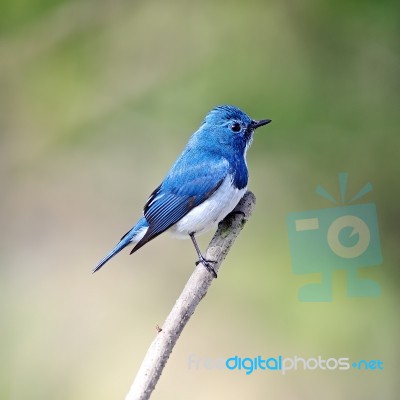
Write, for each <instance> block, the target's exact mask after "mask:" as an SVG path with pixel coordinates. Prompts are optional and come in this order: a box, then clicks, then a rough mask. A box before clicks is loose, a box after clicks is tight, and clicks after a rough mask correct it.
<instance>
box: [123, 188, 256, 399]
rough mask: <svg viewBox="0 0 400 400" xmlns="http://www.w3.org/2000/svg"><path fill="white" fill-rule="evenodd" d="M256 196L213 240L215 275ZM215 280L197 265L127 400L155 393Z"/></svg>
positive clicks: (237, 210)
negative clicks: (182, 335) (167, 364)
mask: <svg viewBox="0 0 400 400" xmlns="http://www.w3.org/2000/svg"><path fill="white" fill-rule="evenodd" d="M255 200H256V198H255V196H254V194H253V193H251V192H246V194H245V195H244V196H243V198H242V200H240V202H239V204H238V205H237V206H236V207H235V209H234V210H233V212H232V213H230V214H229V215H228V216H227V217H226V218H225V219H224V220H223V221H222V222H220V224H219V226H218V230H217V232H216V233H215V235H214V237H213V238H212V240H211V242H210V244H209V246H208V249H207V252H206V259H208V260H215V261H216V262H215V263H214V264H213V266H214V269H215V271H218V270H219V267H220V265H221V263H222V261H223V260H224V258H225V257H226V255H227V254H228V252H229V250H230V248H231V246H232V244H233V242H234V241H235V239H236V237H237V236H238V235H239V233H240V231H241V230H242V228H243V226H244V224H245V223H246V221H247V220H248V219H249V217H250V215H251V212H252V210H253V208H254V204H255ZM212 280H213V277H212V275H211V274H210V273H209V272H208V271H207V269H206V268H204V267H203V266H202V265H198V266H197V268H196V269H195V270H194V272H193V274H192V275H191V277H190V278H189V280H188V282H187V283H186V286H185V288H184V289H183V291H182V293H181V295H180V296H179V298H178V300H177V301H176V303H175V305H174V307H173V309H172V311H171V312H170V314H169V315H168V317H167V319H166V320H165V322H164V325H163V326H162V329H161V328H159V329H158V333H157V336H156V338H155V339H154V341H153V343H152V344H151V346H150V348H149V349H148V351H147V354H146V356H145V358H144V360H143V362H142V365H141V366H140V369H139V371H138V373H137V375H136V378H135V380H134V382H133V384H132V386H131V388H130V390H129V393H128V394H127V396H126V398H125V400H146V399H149V398H150V396H151V393H152V392H153V390H154V388H155V386H156V384H157V382H158V380H159V378H160V376H161V373H162V371H163V369H164V367H165V364H166V363H167V360H168V358H169V356H170V354H171V352H172V349H173V348H174V346H175V343H176V341H177V340H178V338H179V335H180V334H181V332H182V331H183V328H184V327H185V325H186V323H187V322H188V321H189V318H190V317H191V316H192V314H193V313H194V310H195V309H196V307H197V305H198V304H199V302H200V301H201V299H202V298H203V297H204V296H205V295H206V293H207V291H208V288H209V286H210V285H211V282H212Z"/></svg>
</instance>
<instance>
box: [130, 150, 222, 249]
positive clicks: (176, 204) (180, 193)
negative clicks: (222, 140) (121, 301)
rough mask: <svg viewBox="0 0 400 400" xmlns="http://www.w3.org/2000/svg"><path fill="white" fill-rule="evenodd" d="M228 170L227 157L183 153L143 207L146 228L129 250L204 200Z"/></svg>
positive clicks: (147, 239) (141, 244)
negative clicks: (141, 236) (147, 226)
mask: <svg viewBox="0 0 400 400" xmlns="http://www.w3.org/2000/svg"><path fill="white" fill-rule="evenodd" d="M228 170H229V164H228V162H227V160H225V159H223V158H220V159H215V158H211V155H210V156H209V157H204V155H203V157H202V158H201V159H197V160H196V158H193V157H189V154H187V155H186V154H185V153H184V154H183V155H182V157H181V158H180V159H179V160H178V162H177V163H176V164H175V165H174V166H173V167H172V169H171V171H170V172H169V174H168V175H167V177H166V178H165V180H164V181H163V183H162V184H161V185H160V186H159V187H158V188H157V189H156V190H155V191H154V192H153V193H152V194H151V196H150V198H149V200H148V201H147V203H146V205H145V207H144V216H145V218H146V221H147V223H148V224H149V228H148V230H147V232H146V234H145V235H144V236H143V238H142V239H141V240H140V241H139V242H138V243H137V244H136V246H135V247H134V248H133V250H132V251H131V254H132V253H134V252H135V251H136V250H138V249H140V247H142V246H143V245H144V244H146V243H147V242H149V241H150V240H152V239H154V238H155V237H156V236H158V235H160V234H161V233H163V232H164V231H166V230H167V229H168V228H170V227H171V226H172V225H174V224H176V223H177V222H178V221H179V220H180V219H182V218H183V217H184V216H185V215H186V214H187V213H188V212H189V211H190V210H192V209H193V208H194V207H197V206H198V205H199V204H201V203H203V201H205V200H207V199H208V198H209V197H210V196H211V195H212V194H213V193H214V192H215V191H216V190H217V189H218V188H219V186H220V185H221V184H222V182H223V181H224V179H225V178H226V176H227V174H228Z"/></svg>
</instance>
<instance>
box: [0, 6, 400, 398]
mask: <svg viewBox="0 0 400 400" xmlns="http://www.w3.org/2000/svg"><path fill="white" fill-rule="evenodd" d="M399 4H400V3H399V2H395V1H389V0H384V1H379V2H378V1H355V0H353V1H344V0H340V1H316V0H315V1H308V2H294V1H289V2H282V1H278V0H273V1H248V2H243V1H231V2H223V1H215V0H214V1H203V2H201V3H200V2H188V1H169V2H168V3H167V2H162V1H148V2H144V1H126V0H118V1H113V2H111V1H94V0H82V1H64V0H57V1H54V0H53V1H50V0H37V1H32V0H18V1H15V0H3V1H2V2H1V3H0V141H1V142H0V166H1V169H0V174H1V203H0V204H1V208H0V218H1V226H2V234H1V242H0V243H1V244H0V246H1V248H0V263H1V264H0V266H1V269H0V310H1V330H0V354H1V367H0V368H1V369H0V398H1V399H13V400H14V399H60V400H61V399H74V400H80V399H121V398H123V397H124V395H125V393H126V392H127V390H128V388H129V386H130V384H131V381H132V380H133V377H134V375H135V373H136V371H137V369H138V367H139V365H140V362H141V360H142V358H143V356H144V354H145V352H146V350H147V348H148V346H149V344H150V342H151V341H152V339H153V338H154V336H155V333H156V331H155V325H156V324H159V325H162V323H163V321H164V319H165V317H166V315H167V313H168V312H169V310H170V309H171V307H172V305H173V304H174V302H175V300H176V298H177V297H178V295H179V293H180V291H181V289H182V287H183V285H184V284H185V282H186V280H187V279H188V277H189V275H190V273H191V270H192V268H193V262H194V260H195V253H194V250H193V248H192V245H191V243H190V242H187V241H177V240H172V239H171V238H170V237H168V235H166V236H165V237H160V238H158V239H157V240H155V241H154V242H152V243H151V244H149V245H148V246H146V247H144V248H143V249H142V250H141V251H140V252H138V253H137V254H135V255H134V256H129V255H128V252H127V251H125V252H123V253H121V254H120V255H119V256H118V257H116V258H115V259H113V260H112V262H110V263H109V264H108V265H107V266H106V267H104V269H103V270H101V271H100V272H99V273H97V274H95V275H94V276H92V275H91V269H92V268H93V267H94V265H95V264H96V263H97V262H98V260H99V259H100V258H101V257H102V256H103V255H104V254H105V252H106V251H108V250H109V249H110V248H111V247H112V246H113V245H114V244H115V243H116V241H117V240H118V239H119V237H120V236H122V234H123V233H125V232H126V231H127V230H128V229H129V228H130V227H131V226H132V224H133V223H134V222H135V220H136V219H137V218H138V217H139V215H140V213H141V209H142V206H143V204H144V202H145V201H146V199H147V197H148V195H149V194H150V193H151V191H152V190H153V189H154V188H155V187H156V186H157V185H158V184H159V183H160V181H161V179H162V178H163V176H164V174H165V173H166V171H167V169H168V168H169V167H170V164H171V163H172V162H173V161H174V160H175V158H176V157H177V155H178V154H179V153H180V151H181V150H182V148H183V146H184V145H185V143H186V140H187V138H188V136H189V135H190V134H191V132H193V131H194V130H195V129H196V128H197V126H198V125H199V123H200V122H201V120H202V119H203V117H204V115H205V114H206V112H207V111H208V110H209V109H210V108H212V107H214V106H215V105H218V104H221V103H230V104H235V105H237V106H239V107H241V108H243V109H244V110H245V111H246V112H248V113H249V114H250V115H251V116H252V117H253V118H256V119H261V118H271V119H272V120H273V123H272V124H271V125H268V127H266V128H263V129H262V130H260V131H258V133H257V135H256V137H255V140H254V143H253V146H252V148H251V150H250V151H249V154H248V164H249V169H250V175H251V180H250V185H249V188H250V189H251V190H253V191H254V193H255V194H256V196H257V206H256V209H255V211H254V215H253V218H252V219H251V220H250V221H249V223H248V224H247V225H246V227H245V229H244V231H243V232H242V234H241V236H240V237H239V239H238V240H237V242H236V244H235V246H234V248H233V249H232V251H231V253H230V254H229V256H228V258H227V259H226V261H225V263H224V265H223V267H222V270H221V271H220V275H219V278H218V280H217V281H215V282H214V283H213V285H212V287H211V289H210V291H209V293H208V295H207V297H206V298H205V299H204V301H203V302H202V304H201V305H200V306H199V308H198V310H197V311H196V313H195V315H194V316H193V318H192V320H191V321H190V323H189V325H188V326H187V327H186V329H185V331H184V332H183V334H182V336H181V338H180V340H179V342H178V345H177V347H176V349H175V351H174V352H173V354H172V356H171V358H170V360H169V362H168V364H167V367H166V370H165V372H164V374H163V376H162V378H161V380H160V382H159V384H158V386H157V388H156V391H155V392H154V395H153V398H154V399H171V400H177V399H194V400H197V399H205V398H207V399H219V398H230V399H242V398H248V399H270V398H278V399H285V400H286V399H288V400H292V399H311V400H314V399H321V398H323V399H327V400H331V399H332V400H333V399H335V400H337V399H371V400H372V399H377V398H379V399H384V400H386V399H395V398H398V397H397V394H398V393H399V391H400V385H399V380H398V370H396V368H397V367H398V359H399V356H400V351H399V348H400V346H399V334H400V332H399V328H400V321H399V305H400V304H399V297H400V296H399V293H398V289H399V283H398V280H399V264H400V252H399V239H400V227H399V222H400V212H399V206H398V204H399V194H400V190H399V172H400V168H399V167H400V160H399V159H400V157H399V150H400V138H399V134H398V126H399V123H400V113H399V100H400V74H399V73H400V68H399V66H400V55H399V42H400V40H399V38H400V36H399V34H400V29H399V25H400V19H399V15H400V13H399V11H400V7H399ZM344 171H346V172H348V173H349V194H350V195H354V194H355V193H356V192H357V191H358V190H359V189H360V188H361V187H362V186H363V185H364V184H365V183H367V182H371V183H372V185H373V187H374V190H373V192H371V193H370V194H368V195H367V196H365V198H364V199H362V200H360V202H361V203H362V202H371V201H372V202H375V203H376V206H377V210H378V218H379V225H380V234H381V242H382V251H383V257H384V262H383V264H382V265H381V266H379V267H376V268H365V269H361V270H360V275H362V276H364V277H369V278H372V279H375V280H376V281H377V282H379V284H380V285H381V288H382V295H381V296H380V297H378V298H359V299H354V298H349V297H348V296H347V294H346V273H345V271H337V272H335V274H334V291H333V301H332V302H330V303H304V302H299V301H298V299H297V292H298V288H299V287H300V286H301V285H303V284H305V283H309V282H318V280H320V276H319V275H318V274H313V275H311V276H299V275H294V274H293V273H292V270H291V259H290V254H289V243H288V237H287V228H286V222H285V219H286V216H287V214H288V213H289V212H294V211H305V210H312V209H320V208H324V207H329V206H331V204H330V203H329V202H328V201H327V200H324V199H323V198H321V197H318V196H317V195H316V194H315V191H314V190H315V187H316V186H317V185H318V184H321V185H322V186H324V187H325V188H326V189H328V190H329V191H330V192H331V193H332V194H333V195H334V196H335V197H338V193H339V192H338V184H337V174H338V173H339V172H344ZM209 238H210V235H208V237H207V236H206V237H204V238H202V239H201V240H200V242H201V246H202V248H205V246H206V245H207V243H208V240H209ZM177 255H179V256H177ZM191 354H192V355H195V356H196V357H198V358H211V359H215V358H220V357H231V356H234V355H239V356H242V357H247V356H250V357H253V356H257V355H262V356H264V357H270V356H278V355H280V354H281V355H283V356H287V357H294V356H295V355H298V356H302V357H305V358H310V357H317V356H318V355H321V356H322V357H326V358H329V357H337V358H339V357H349V358H351V359H353V360H354V359H355V360H358V359H380V360H382V361H383V362H384V370H383V371H356V370H350V371H320V372H317V371H305V372H304V371H293V372H290V373H288V374H286V375H284V376H282V375H281V374H280V373H278V372H275V373H274V372H265V371H264V372H259V371H256V372H254V373H253V374H252V375H250V376H246V375H245V373H244V372H243V371H235V372H229V371H221V370H215V369H211V370H209V369H207V368H206V367H205V366H200V367H199V368H198V369H196V368H194V367H193V366H192V368H189V364H188V359H189V356H190V355H191Z"/></svg>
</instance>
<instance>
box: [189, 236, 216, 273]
mask: <svg viewBox="0 0 400 400" xmlns="http://www.w3.org/2000/svg"><path fill="white" fill-rule="evenodd" d="M189 236H190V239H192V242H193V245H194V248H195V249H196V252H197V256H198V257H199V260H198V261H196V265H199V264H200V263H202V264H203V265H204V266H205V267H206V269H207V271H208V272H209V273H210V274H212V275H213V276H214V278H217V273H216V272H215V269H214V267H213V266H212V263H215V261H212V260H206V259H205V258H204V256H203V254H201V251H200V248H199V246H198V244H197V242H196V238H195V237H194V232H191V233H189Z"/></svg>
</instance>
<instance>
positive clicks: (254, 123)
mask: <svg viewBox="0 0 400 400" xmlns="http://www.w3.org/2000/svg"><path fill="white" fill-rule="evenodd" d="M271 121H272V120H271V119H261V120H260V121H251V127H252V128H253V129H257V128H259V127H260V126H264V125H267V124H269V123H270V122H271Z"/></svg>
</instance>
